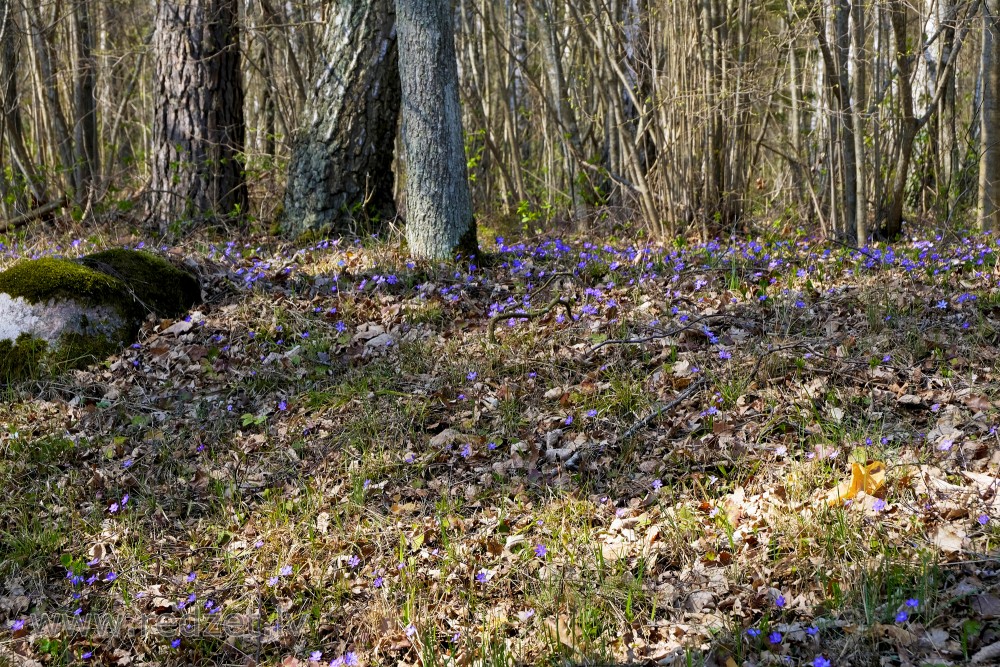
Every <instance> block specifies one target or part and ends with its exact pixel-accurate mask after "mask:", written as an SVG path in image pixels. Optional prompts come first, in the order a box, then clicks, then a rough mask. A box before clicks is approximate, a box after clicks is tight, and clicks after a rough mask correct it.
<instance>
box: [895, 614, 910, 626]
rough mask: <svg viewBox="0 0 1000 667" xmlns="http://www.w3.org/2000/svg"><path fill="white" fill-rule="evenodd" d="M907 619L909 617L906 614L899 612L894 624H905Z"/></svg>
mask: <svg viewBox="0 0 1000 667" xmlns="http://www.w3.org/2000/svg"><path fill="white" fill-rule="evenodd" d="M909 617H910V615H909V614H907V613H906V612H905V611H901V612H899V613H898V614H896V622H897V623H906V619H908V618H909Z"/></svg>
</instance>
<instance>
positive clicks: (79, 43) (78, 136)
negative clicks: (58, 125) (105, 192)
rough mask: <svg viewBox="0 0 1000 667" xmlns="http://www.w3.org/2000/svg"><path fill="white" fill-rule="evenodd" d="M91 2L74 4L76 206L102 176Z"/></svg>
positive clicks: (77, 1)
mask: <svg viewBox="0 0 1000 667" xmlns="http://www.w3.org/2000/svg"><path fill="white" fill-rule="evenodd" d="M88 1H89V0H76V2H74V3H73V41H74V46H75V47H76V48H75V53H74V57H75V60H76V77H75V80H74V81H73V106H74V116H75V118H74V125H73V158H74V160H73V169H74V172H75V180H76V186H77V192H76V197H77V203H83V202H84V200H85V199H86V198H87V196H88V193H89V190H90V187H91V181H92V180H93V178H94V175H95V174H98V173H100V161H99V155H98V142H97V99H96V97H95V95H94V89H95V80H96V75H97V59H96V58H95V57H94V44H93V31H92V29H91V21H90V7H88V4H87V3H88Z"/></svg>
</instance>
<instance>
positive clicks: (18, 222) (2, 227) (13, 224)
mask: <svg viewBox="0 0 1000 667" xmlns="http://www.w3.org/2000/svg"><path fill="white" fill-rule="evenodd" d="M65 205H66V200H65V199H64V198H60V199H57V200H56V201H53V202H49V203H48V204H46V205H45V206H39V207H38V208H36V209H35V210H34V211H28V212H27V213H25V214H24V215H19V216H17V217H16V218H11V219H10V220H8V221H7V222H3V223H0V234H2V233H3V232H6V231H8V230H11V229H17V228H18V227H23V226H24V225H26V224H28V223H29V222H31V221H32V220H37V219H38V218H40V217H42V216H43V215H47V214H49V213H51V212H52V211H55V210H56V209H59V208H62V207H63V206H65Z"/></svg>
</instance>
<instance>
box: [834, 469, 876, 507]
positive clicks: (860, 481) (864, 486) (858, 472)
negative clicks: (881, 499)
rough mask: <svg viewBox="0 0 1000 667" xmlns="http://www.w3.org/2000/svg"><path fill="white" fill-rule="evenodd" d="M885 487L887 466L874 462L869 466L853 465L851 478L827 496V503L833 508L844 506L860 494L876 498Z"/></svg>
mask: <svg viewBox="0 0 1000 667" xmlns="http://www.w3.org/2000/svg"><path fill="white" fill-rule="evenodd" d="M884 487H885V464H884V463H882V462H881V461H873V462H872V463H869V464H868V465H867V466H863V465H861V464H860V463H857V462H854V463H851V478H850V479H849V480H847V481H844V482H841V483H840V484H838V485H837V486H836V487H835V488H833V489H831V490H830V491H829V492H828V493H827V494H826V500H827V503H829V504H830V505H831V506H837V505H843V504H844V502H845V501H847V500H852V499H853V498H854V497H855V496H857V495H858V493H860V492H862V491H864V492H865V494H866V495H869V496H874V495H876V494H877V493H878V492H879V491H881V490H882V489H883V488H884Z"/></svg>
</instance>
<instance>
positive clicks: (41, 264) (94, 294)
mask: <svg viewBox="0 0 1000 667" xmlns="http://www.w3.org/2000/svg"><path fill="white" fill-rule="evenodd" d="M0 292H5V293H7V294H10V295H11V296H13V297H21V298H23V299H24V300H25V301H27V302H28V303H46V302H48V301H49V300H52V299H55V300H57V301H62V300H66V301H77V302H80V303H86V304H88V305H117V303H116V302H120V301H121V299H122V294H123V293H127V290H126V289H125V285H124V284H123V283H122V282H121V281H120V280H116V279H115V278H112V277H111V276H109V275H107V274H105V273H101V272H100V271H95V270H93V269H89V268H87V267H85V266H81V265H80V264H77V263H76V262H74V261H71V260H68V259H53V258H51V257H47V258H43V259H36V260H32V261H28V262H20V263H18V264H15V265H14V266H12V267H11V268H9V269H7V270H6V271H4V272H3V273H0Z"/></svg>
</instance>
